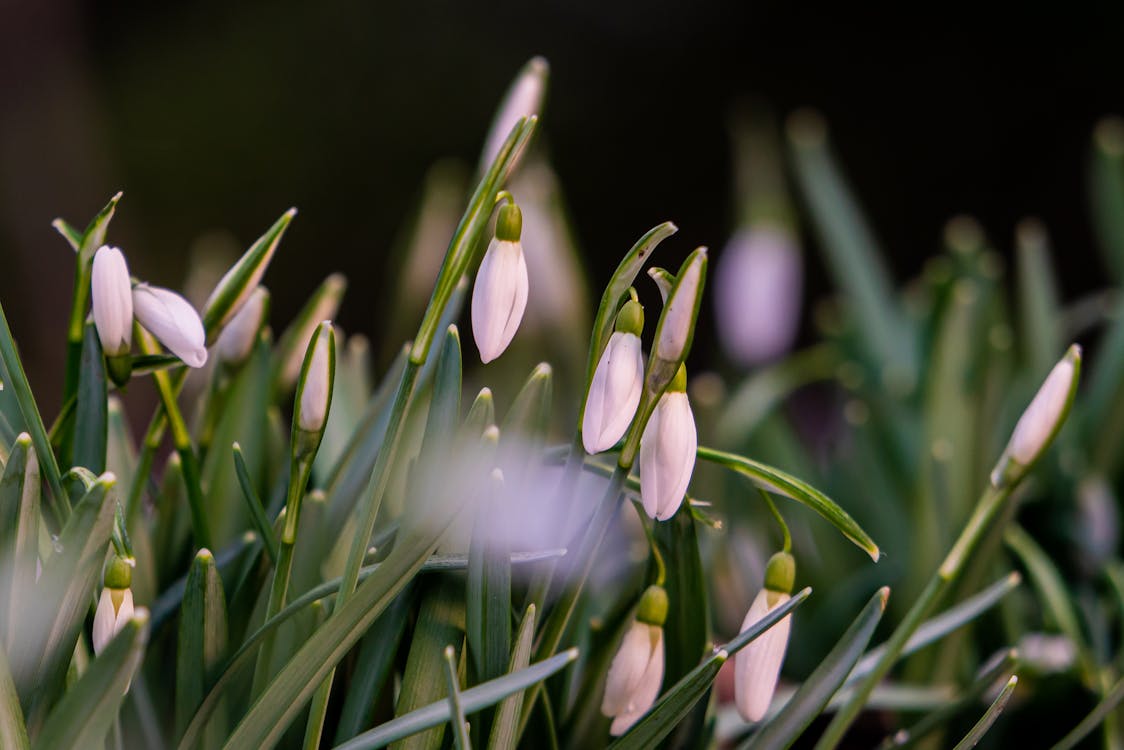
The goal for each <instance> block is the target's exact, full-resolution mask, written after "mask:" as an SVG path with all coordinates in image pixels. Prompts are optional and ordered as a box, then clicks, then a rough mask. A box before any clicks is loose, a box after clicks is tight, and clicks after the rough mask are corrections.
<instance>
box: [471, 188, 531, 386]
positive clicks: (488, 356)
mask: <svg viewBox="0 0 1124 750" xmlns="http://www.w3.org/2000/svg"><path fill="white" fill-rule="evenodd" d="M510 210H513V211H514V212H516V213H515V214H514V215H515V216H516V217H517V218H515V219H509V218H508V217H510V216H511V215H512V214H511V213H508V211H510ZM518 211H519V209H518V207H516V206H514V205H512V204H508V205H506V206H504V207H503V208H502V209H500V216H499V219H498V220H497V222H496V237H495V238H494V239H493V240H492V242H491V243H490V244H489V245H488V250H487V252H485V253H484V260H482V261H481V262H480V270H478V271H477V272H476V283H475V284H474V285H473V287H472V337H473V338H474V339H475V340H476V348H477V349H479V350H480V359H481V361H483V362H484V363H485V364H487V363H488V362H491V361H492V360H493V359H495V358H496V357H498V356H500V355H501V354H503V352H504V350H505V349H507V346H508V344H510V343H511V340H512V339H513V338H515V331H516V330H517V329H518V328H519V321H521V320H522V319H523V311H524V310H526V309H527V261H526V260H525V259H524V258H523V245H522V244H521V243H520V242H519V232H520V229H521V226H520V225H521V221H522V220H521V218H520V217H519V215H518ZM509 222H510V223H509ZM512 225H513V226H514V227H515V228H514V230H510V226H512Z"/></svg>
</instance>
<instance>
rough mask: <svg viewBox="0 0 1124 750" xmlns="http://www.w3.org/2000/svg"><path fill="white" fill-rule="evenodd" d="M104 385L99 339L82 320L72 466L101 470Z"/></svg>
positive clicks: (105, 406) (104, 429) (105, 403)
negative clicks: (82, 330) (83, 333)
mask: <svg viewBox="0 0 1124 750" xmlns="http://www.w3.org/2000/svg"><path fill="white" fill-rule="evenodd" d="M107 398H108V387H107V384H106V380H105V363H104V361H103V360H102V354H101V340H100V339H99V338H98V332H97V329H95V328H94V324H93V323H87V324H86V333H85V335H84V336H83V338H82V360H81V369H80V370H79V373H78V400H77V402H76V405H77V408H76V410H75V412H74V440H73V445H74V457H73V460H72V463H73V465H75V466H84V467H86V468H87V469H89V470H90V471H92V472H93V473H94V474H101V473H102V472H103V471H105V457H106V445H107V427H106V425H107V423H108V421H109V416H108V409H109V405H108V401H107Z"/></svg>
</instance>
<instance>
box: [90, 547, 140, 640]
mask: <svg viewBox="0 0 1124 750" xmlns="http://www.w3.org/2000/svg"><path fill="white" fill-rule="evenodd" d="M134 564H135V563H134V562H133V561H132V560H126V559H124V558H122V557H118V556H117V555H114V556H113V559H112V560H111V561H110V563H109V566H108V567H107V568H106V571H105V579H104V581H105V586H104V587H103V588H102V590H101V598H100V599H98V608H97V611H96V612H94V632H93V646H94V654H100V653H101V652H102V651H104V650H105V647H106V646H108V645H109V642H110V641H112V640H113V636H115V635H117V633H118V632H120V630H121V628H123V627H125V623H127V622H129V620H131V619H133V591H132V589H131V588H129V587H130V586H131V585H132V583H133V565H134Z"/></svg>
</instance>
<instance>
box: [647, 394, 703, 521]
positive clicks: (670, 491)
mask: <svg viewBox="0 0 1124 750" xmlns="http://www.w3.org/2000/svg"><path fill="white" fill-rule="evenodd" d="M673 387H674V386H673ZM697 449H698V433H697V432H696V429H695V416H694V414H693V413H692V412H691V404H690V402H689V401H688V400H687V394H686V393H685V392H683V391H676V390H670V389H669V390H668V391H666V392H665V393H664V394H663V396H661V397H660V400H659V403H658V404H656V408H655V410H654V411H653V412H652V416H651V417H650V418H649V419H648V424H647V425H646V426H645V427H644V435H643V436H642V437H641V438H640V499H641V501H642V502H643V503H644V511H645V512H646V513H647V514H648V516H649V517H651V518H654V519H656V520H657V521H666V520H667V519H669V518H671V517H672V516H673V515H675V511H677V510H679V506H680V504H681V503H682V502H683V496H684V495H685V494H686V493H687V485H688V484H690V482H691V474H692V473H693V472H694V470H695V451H696V450H697Z"/></svg>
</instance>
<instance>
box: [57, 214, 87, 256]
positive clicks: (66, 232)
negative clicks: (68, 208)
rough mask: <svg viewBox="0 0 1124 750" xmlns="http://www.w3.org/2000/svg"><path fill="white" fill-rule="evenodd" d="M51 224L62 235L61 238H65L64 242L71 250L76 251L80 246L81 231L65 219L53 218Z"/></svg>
mask: <svg viewBox="0 0 1124 750" xmlns="http://www.w3.org/2000/svg"><path fill="white" fill-rule="evenodd" d="M51 226H52V227H54V228H55V231H57V232H58V233H59V234H61V235H62V238H63V239H64V240H66V244H68V245H70V249H71V250H73V251H75V252H78V248H79V247H81V246H82V232H81V231H79V230H78V229H75V228H74V227H73V226H71V225H70V223H69V222H67V221H66V219H55V220H54V221H52V222H51Z"/></svg>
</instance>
